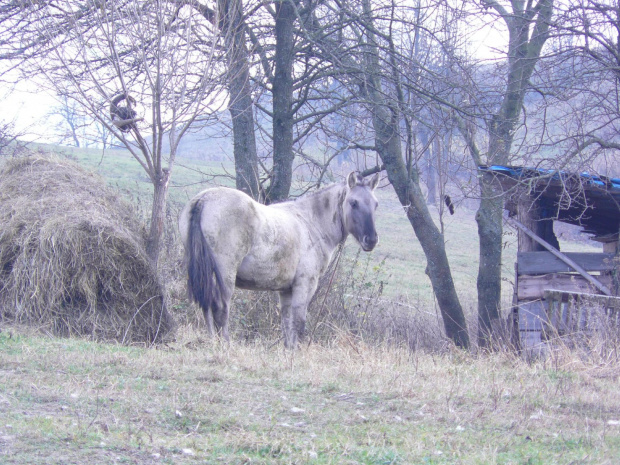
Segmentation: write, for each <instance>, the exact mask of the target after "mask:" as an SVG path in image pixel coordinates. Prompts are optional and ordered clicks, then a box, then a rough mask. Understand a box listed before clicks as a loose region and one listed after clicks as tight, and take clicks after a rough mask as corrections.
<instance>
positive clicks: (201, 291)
mask: <svg viewBox="0 0 620 465" xmlns="http://www.w3.org/2000/svg"><path fill="white" fill-rule="evenodd" d="M201 216H202V202H200V200H198V201H196V203H194V206H193V207H192V209H191V211H190V214H189V231H188V237H187V249H186V254H187V272H188V276H187V288H188V291H189V295H190V297H191V298H192V299H193V300H194V302H196V303H198V305H200V308H202V311H203V313H204V316H205V319H207V320H208V314H209V308H211V309H212V311H213V313H216V312H217V311H218V310H219V308H220V307H221V306H222V295H223V292H222V291H223V284H222V275H221V273H220V270H219V269H218V267H217V263H216V262H215V257H214V256H213V250H212V249H211V246H210V245H209V243H208V242H207V240H206V239H205V236H204V234H203V232H202V228H201V227H200V219H201Z"/></svg>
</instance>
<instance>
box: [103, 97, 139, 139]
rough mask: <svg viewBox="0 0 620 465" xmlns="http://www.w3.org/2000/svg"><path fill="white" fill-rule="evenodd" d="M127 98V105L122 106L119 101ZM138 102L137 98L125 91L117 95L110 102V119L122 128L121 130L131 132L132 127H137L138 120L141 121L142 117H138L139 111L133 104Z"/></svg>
mask: <svg viewBox="0 0 620 465" xmlns="http://www.w3.org/2000/svg"><path fill="white" fill-rule="evenodd" d="M123 100H125V101H126V102H127V106H120V105H119V103H120V102H121V101H123ZM135 104H136V99H134V98H133V97H132V96H130V95H127V94H125V93H120V94H118V95H116V96H115V97H114V98H113V99H112V101H111V102H110V119H111V120H112V123H113V124H114V126H116V127H117V128H118V129H120V130H121V132H129V131H131V130H132V129H137V126H136V122H138V121H141V120H142V118H136V116H137V113H136V110H134V109H133V108H131V107H132V105H135Z"/></svg>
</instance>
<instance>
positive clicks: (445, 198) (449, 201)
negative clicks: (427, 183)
mask: <svg viewBox="0 0 620 465" xmlns="http://www.w3.org/2000/svg"><path fill="white" fill-rule="evenodd" d="M443 201H444V203H445V204H446V207H448V211H449V212H450V214H451V215H454V204H453V203H452V199H451V198H450V196H449V195H444V196H443Z"/></svg>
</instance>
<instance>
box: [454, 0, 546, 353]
mask: <svg viewBox="0 0 620 465" xmlns="http://www.w3.org/2000/svg"><path fill="white" fill-rule="evenodd" d="M553 3H554V2H553V0H538V1H528V2H515V1H511V2H508V1H506V2H502V1H499V0H497V1H496V0H481V2H480V4H481V6H482V7H483V10H482V11H481V12H480V13H479V14H491V13H494V14H495V15H497V16H496V17H497V19H498V20H501V21H503V22H504V23H505V25H506V27H507V30H508V36H509V40H508V50H507V62H506V66H505V68H502V69H503V70H504V79H503V80H502V85H501V87H500V88H499V89H497V88H494V89H493V92H494V93H495V94H496V95H497V96H498V98H497V99H493V101H492V102H491V108H490V112H489V113H486V112H485V110H486V108H484V107H478V111H479V112H480V114H482V115H483V118H484V119H485V120H486V125H487V140H486V142H487V144H488V145H487V148H486V150H484V151H483V150H482V149H481V148H480V147H479V142H478V141H477V140H476V138H475V134H474V128H475V125H474V123H473V122H472V121H469V122H467V121H466V120H464V119H463V118H460V117H457V119H458V120H459V128H460V129H461V132H462V134H463V135H464V138H465V140H466V142H467V145H468V147H469V149H470V154H471V156H472V158H473V160H474V163H475V164H476V166H482V165H505V164H508V163H509V162H510V161H511V159H512V156H513V152H512V150H513V147H512V146H513V142H514V137H515V134H516V131H517V129H518V127H519V124H520V118H521V116H522V108H523V104H524V99H525V95H526V93H527V91H528V90H530V89H531V81H530V80H531V78H532V74H533V72H534V69H535V67H536V64H537V63H538V61H539V60H540V58H541V53H542V50H543V46H544V45H545V43H546V41H547V39H548V38H549V26H550V24H551V19H552V14H553ZM486 82H487V83H488V81H486ZM484 94H485V92H484V90H483V88H481V87H479V88H478V89H477V90H476V91H474V98H476V99H480V100H481V97H483V96H484ZM485 113H486V114H485ZM479 185H480V207H479V208H478V212H477V213H476V221H477V222H478V237H479V241H480V261H479V268H478V282H477V288H478V343H479V345H480V346H483V347H487V346H488V345H489V342H490V340H491V337H492V335H493V333H494V331H495V329H496V327H497V326H498V322H499V318H500V313H499V310H500V300H501V259H502V246H503V242H502V235H503V226H502V221H503V220H502V212H503V208H504V199H503V195H502V189H501V186H499V184H498V183H497V182H496V180H495V179H494V178H493V177H492V176H482V177H480V178H479Z"/></svg>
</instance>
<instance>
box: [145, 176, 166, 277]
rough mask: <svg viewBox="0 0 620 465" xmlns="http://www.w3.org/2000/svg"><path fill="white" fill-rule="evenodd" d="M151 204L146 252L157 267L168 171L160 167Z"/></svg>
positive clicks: (164, 216)
mask: <svg viewBox="0 0 620 465" xmlns="http://www.w3.org/2000/svg"><path fill="white" fill-rule="evenodd" d="M152 181H153V206H152V209H151V224H150V228H149V235H148V238H147V241H146V254H147V255H148V257H149V260H150V261H151V264H152V265H153V267H154V268H155V269H157V262H158V259H159V252H160V249H161V238H162V237H163V234H164V222H165V219H166V199H167V198H168V185H169V182H170V171H169V170H167V169H165V168H164V169H162V170H161V171H160V172H159V173H158V175H157V177H156V179H153V180H152Z"/></svg>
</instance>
